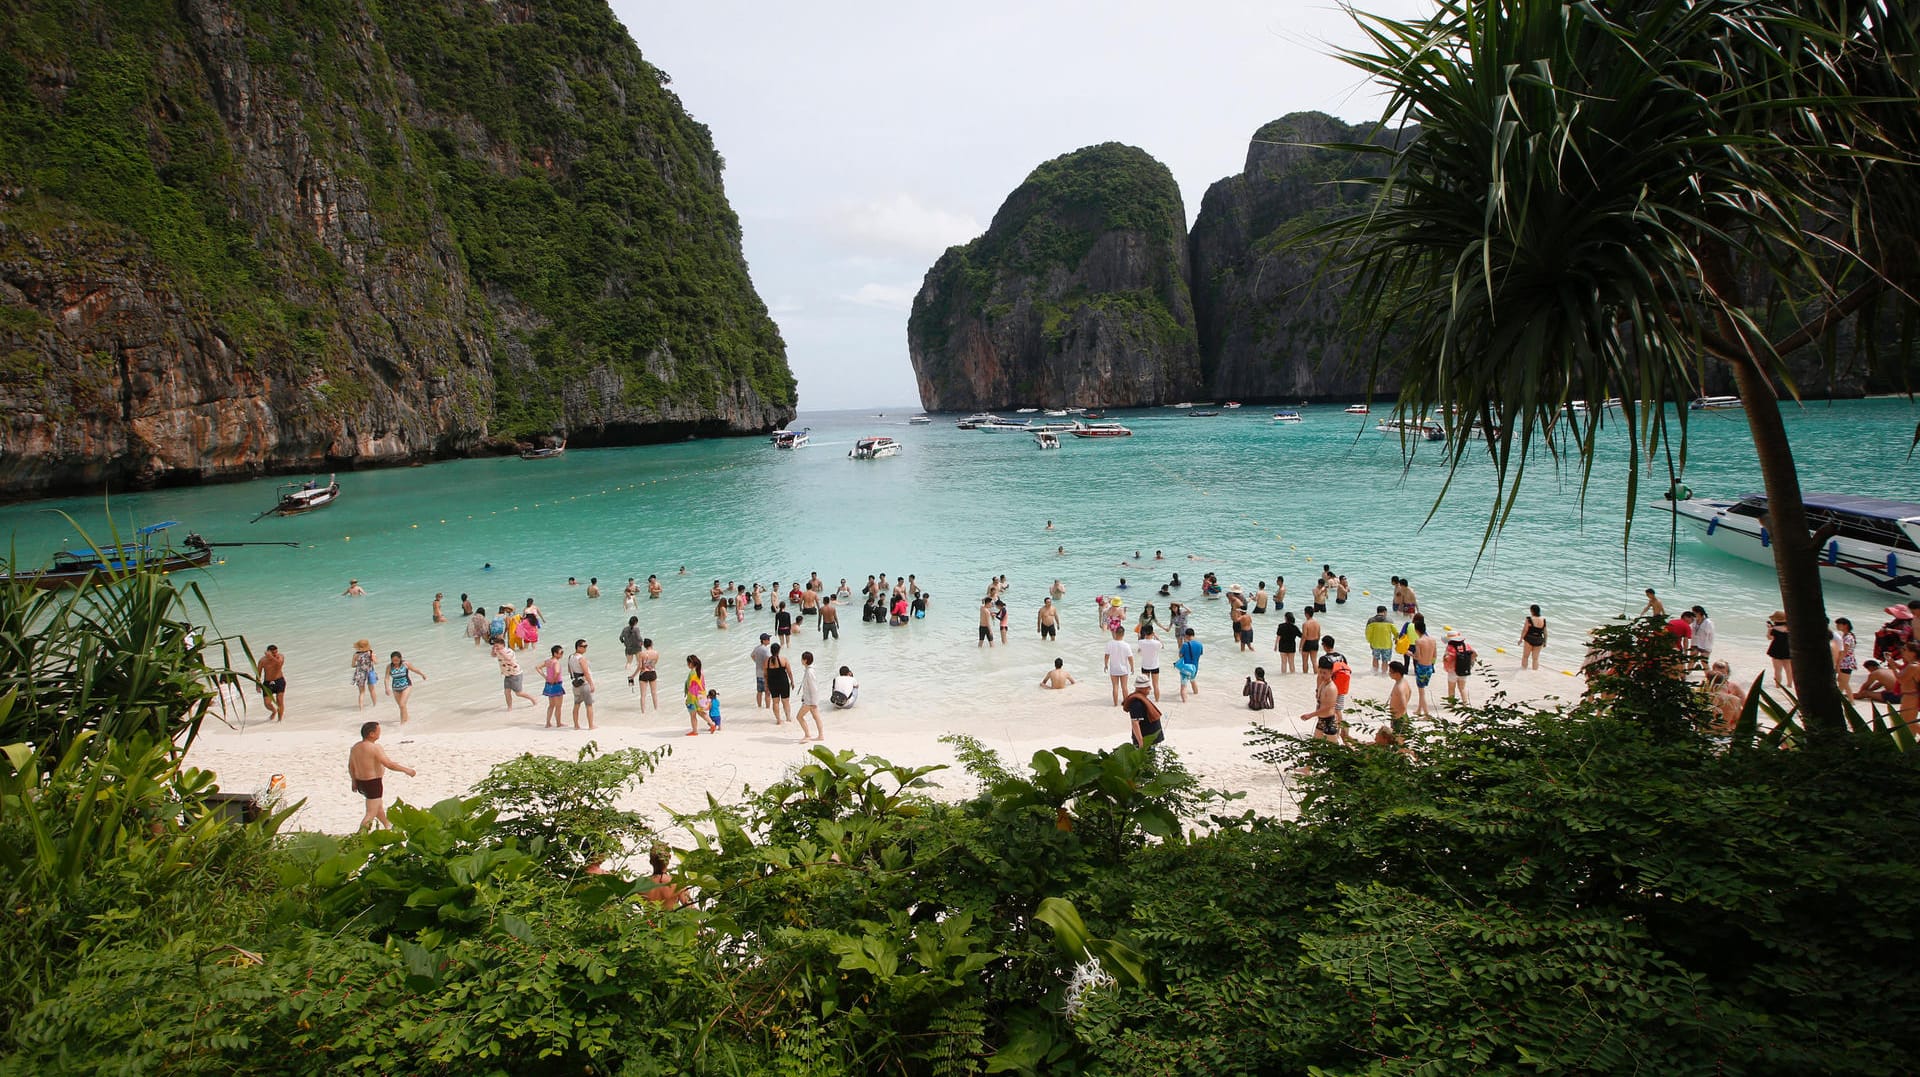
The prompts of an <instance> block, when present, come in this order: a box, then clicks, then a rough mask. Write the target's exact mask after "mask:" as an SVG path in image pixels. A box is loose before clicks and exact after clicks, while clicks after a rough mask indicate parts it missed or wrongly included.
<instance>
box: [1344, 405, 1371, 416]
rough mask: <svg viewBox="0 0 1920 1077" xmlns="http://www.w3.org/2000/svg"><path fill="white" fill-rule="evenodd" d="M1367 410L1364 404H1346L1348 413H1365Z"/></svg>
mask: <svg viewBox="0 0 1920 1077" xmlns="http://www.w3.org/2000/svg"><path fill="white" fill-rule="evenodd" d="M1368 410H1369V409H1368V408H1367V406H1366V405H1365V404H1348V405H1347V414H1348V415H1365V414H1367V413H1368Z"/></svg>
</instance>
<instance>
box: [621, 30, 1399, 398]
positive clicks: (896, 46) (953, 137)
mask: <svg viewBox="0 0 1920 1077" xmlns="http://www.w3.org/2000/svg"><path fill="white" fill-rule="evenodd" d="M612 3H613V8H614V11H615V12H616V13H618V14H619V16H620V18H621V19H622V21H624V22H625V23H626V25H627V29H628V30H629V31H631V32H632V34H633V36H634V39H635V40H636V41H638V42H639V44H640V50H641V52H642V53H643V54H645V56H646V57H647V59H648V60H649V61H650V62H651V63H653V64H654V65H655V66H657V67H659V68H661V69H662V70H664V71H666V72H667V73H668V74H669V75H670V76H672V79H673V83H672V88H673V90H674V91H675V92H676V93H678V94H679V95H680V99H681V101H682V102H683V103H684V104H685V106H686V108H687V111H688V112H689V113H691V114H692V115H693V117H694V118H695V119H697V120H699V121H701V122H702V123H705V124H706V125H707V126H708V127H710V128H711V129H712V130H713V140H714V143H715V145H716V146H718V147H719V150H720V153H721V155H722V156H724V157H725V158H726V162H727V170H726V185H727V197H728V200H729V201H730V202H732V204H733V208H734V210H735V211H736V212H738V213H739V215H740V224H741V228H742V230H743V231H744V233H745V237H746V249H747V262H748V265H749V266H750V268H751V269H752V272H753V282H754V285H755V286H756V287H757V288H758V289H759V291H760V295H761V297H762V298H763V299H765V300H766V302H767V306H768V307H769V308H771V310H772V311H773V317H774V320H775V321H777V322H779V324H780V331H781V333H782V335H783V336H785V338H786V341H787V356H788V359H789V361H790V362H791V364H792V366H793V372H794V375H795V376H796V377H798V378H799V381H800V406H801V407H802V408H803V409H806V410H821V409H829V408H865V407H881V406H887V407H896V408H897V407H900V406H902V405H912V406H915V407H917V406H918V399H919V394H918V392H917V390H916V389H915V388H914V381H913V369H912V367H911V365H910V364H909V363H908V361H907V310H908V307H909V305H910V304H911V303H912V301H913V294H914V292H915V291H917V290H918V289H919V287H920V281H921V278H922V277H923V276H925V274H926V271H927V269H928V267H930V266H931V265H932V264H933V262H934V259H936V258H938V257H939V255H940V252H941V251H943V250H945V249H946V248H947V247H948V246H950V245H952V244H955V243H964V242H966V241H967V240H969V239H972V238H973V237H974V236H976V235H978V234H980V232H981V231H983V230H984V229H985V228H986V226H987V222H988V221H990V220H991V219H992V218H993V212H994V210H996V209H998V208H999V206H1000V202H1001V200H1002V199H1004V198H1005V197H1006V196H1007V194H1008V193H1009V192H1011V191H1012V190H1013V188H1014V187H1015V186H1016V185H1018V184H1019V182H1020V181H1021V180H1022V179H1024V178H1025V177H1026V175H1027V173H1028V172H1030V171H1032V170H1033V168H1034V166H1035V165H1038V164H1039V163H1040V162H1042V161H1045V160H1047V159H1049V158H1052V157H1057V156H1059V155H1060V154H1063V153H1067V152H1070V151H1072V150H1075V149H1078V148H1080V147H1082V146H1087V145H1092V144H1094V143H1098V142H1107V141H1118V142H1126V143H1129V144H1132V145H1135V146H1139V147H1141V148H1142V149H1144V150H1146V151H1147V152H1148V153H1150V154H1152V155H1153V156H1154V157H1156V158H1158V159H1159V160H1160V161H1162V162H1163V163H1165V164H1166V165H1167V167H1169V168H1170V169H1172V170H1173V175H1174V178H1175V179H1177V180H1178V181H1179V182H1180V191H1181V195H1182V197H1183V199H1184V200H1185V203H1186V209H1187V217H1188V220H1189V221H1191V220H1192V218H1193V215H1194V214H1195V213H1197V212H1198V211H1199V208H1200V198H1201V196H1202V195H1203V194H1205V193H1206V189H1207V187H1208V185H1210V184H1212V183H1213V182H1214V181H1216V180H1219V179H1222V178H1224V177H1226V176H1229V175H1232V174H1233V173H1236V172H1238V171H1239V170H1240V166H1241V164H1242V163H1243V162H1244V160H1245V157H1246V149H1247V140H1248V138H1250V137H1251V136H1252V134H1253V132H1254V131H1255V130H1256V129H1257V128H1258V127H1259V126H1260V125H1261V124H1263V123H1265V122H1267V121H1268V120H1271V119H1274V118H1275V117H1278V116H1282V115H1285V114H1286V113H1289V112H1299V111H1304V110H1319V111H1322V112H1328V113H1332V114H1333V115H1335V116H1339V117H1341V118H1343V119H1347V120H1355V121H1358V120H1368V119H1373V118H1375V117H1376V116H1377V114H1378V109H1379V102H1378V99H1377V98H1376V97H1375V96H1374V95H1372V94H1371V93H1370V92H1369V90H1368V88H1367V87H1366V86H1365V85H1364V84H1363V83H1362V82H1361V80H1360V79H1359V77H1358V75H1357V74H1356V73H1355V72H1354V71H1352V70H1351V69H1349V68H1347V67H1345V66H1344V65H1342V64H1340V63H1339V62H1337V61H1336V60H1334V59H1333V58H1332V57H1331V55H1330V53H1331V52H1332V50H1333V48H1334V47H1336V46H1340V45H1355V44H1358V43H1359V40H1360V39H1359V36H1358V34H1357V33H1356V31H1355V29H1354V24H1353V21H1352V19H1351V17H1350V16H1349V15H1348V14H1347V13H1346V12H1345V11H1343V10H1342V9H1340V8H1339V7H1337V6H1334V5H1333V4H1329V3H1324V2H1318V0H1309V2H1303V3H1293V2H1284V0H1273V2H1268V3H1253V2H1245V0H1193V2H1190V3H1187V4H1183V5H1175V4H1171V3H1167V2H1165V0H1160V2H1151V0H1106V2H1101V3H1093V2H1084V3H1064V2H1058V3H1050V2H1037V3H1036V2H1027V3H1013V2H1003V0H975V2H973V3H967V4H957V5H946V4H940V5H935V4H918V3H912V2H901V0H891V2H867V0H858V2H848V0H831V2H829V3H824V4H796V3H771V2H766V0H761V2H747V0H699V2H696V3H672V4H668V3H659V2H653V3H644V2H640V0H612ZM1362 6H1363V7H1364V9H1365V10H1368V11H1373V12H1376V13H1380V14H1388V15H1396V16H1405V15H1409V14H1413V13H1415V12H1418V11H1422V10H1427V9H1429V8H1430V4H1427V3H1426V2H1424V0H1362Z"/></svg>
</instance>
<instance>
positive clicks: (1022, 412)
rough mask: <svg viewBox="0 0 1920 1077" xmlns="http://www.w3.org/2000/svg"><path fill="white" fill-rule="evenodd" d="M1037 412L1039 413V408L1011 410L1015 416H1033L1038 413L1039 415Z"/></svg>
mask: <svg viewBox="0 0 1920 1077" xmlns="http://www.w3.org/2000/svg"><path fill="white" fill-rule="evenodd" d="M1039 411H1040V409H1039V408H1015V409H1013V413H1014V414H1015V415H1034V414H1038V413H1039Z"/></svg>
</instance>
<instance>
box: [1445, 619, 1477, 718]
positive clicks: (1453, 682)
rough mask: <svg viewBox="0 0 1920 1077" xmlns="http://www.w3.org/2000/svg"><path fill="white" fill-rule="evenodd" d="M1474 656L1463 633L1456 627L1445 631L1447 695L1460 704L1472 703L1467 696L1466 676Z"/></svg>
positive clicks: (1471, 666) (1471, 669)
mask: <svg viewBox="0 0 1920 1077" xmlns="http://www.w3.org/2000/svg"><path fill="white" fill-rule="evenodd" d="M1474 657H1475V655H1474V650H1473V648H1472V647H1470V646H1468V645H1467V637H1466V634H1465V633H1463V632H1461V631H1460V630H1459V629H1457V628H1456V629H1454V630H1453V631H1451V632H1448V633H1447V695H1448V696H1449V697H1451V698H1454V699H1458V700H1459V701H1460V703H1461V705H1462V706H1471V705H1472V701H1471V700H1469V699H1468V698H1467V677H1468V675H1470V674H1471V673H1472V672H1473V660H1474Z"/></svg>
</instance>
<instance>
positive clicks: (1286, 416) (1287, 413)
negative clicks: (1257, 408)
mask: <svg viewBox="0 0 1920 1077" xmlns="http://www.w3.org/2000/svg"><path fill="white" fill-rule="evenodd" d="M1273 421H1274V422H1276V423H1299V422H1305V421H1306V420H1304V419H1302V418H1300V413H1299V412H1297V411H1294V410H1293V409H1292V408H1282V409H1280V410H1279V411H1276V412H1274V413H1273Z"/></svg>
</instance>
